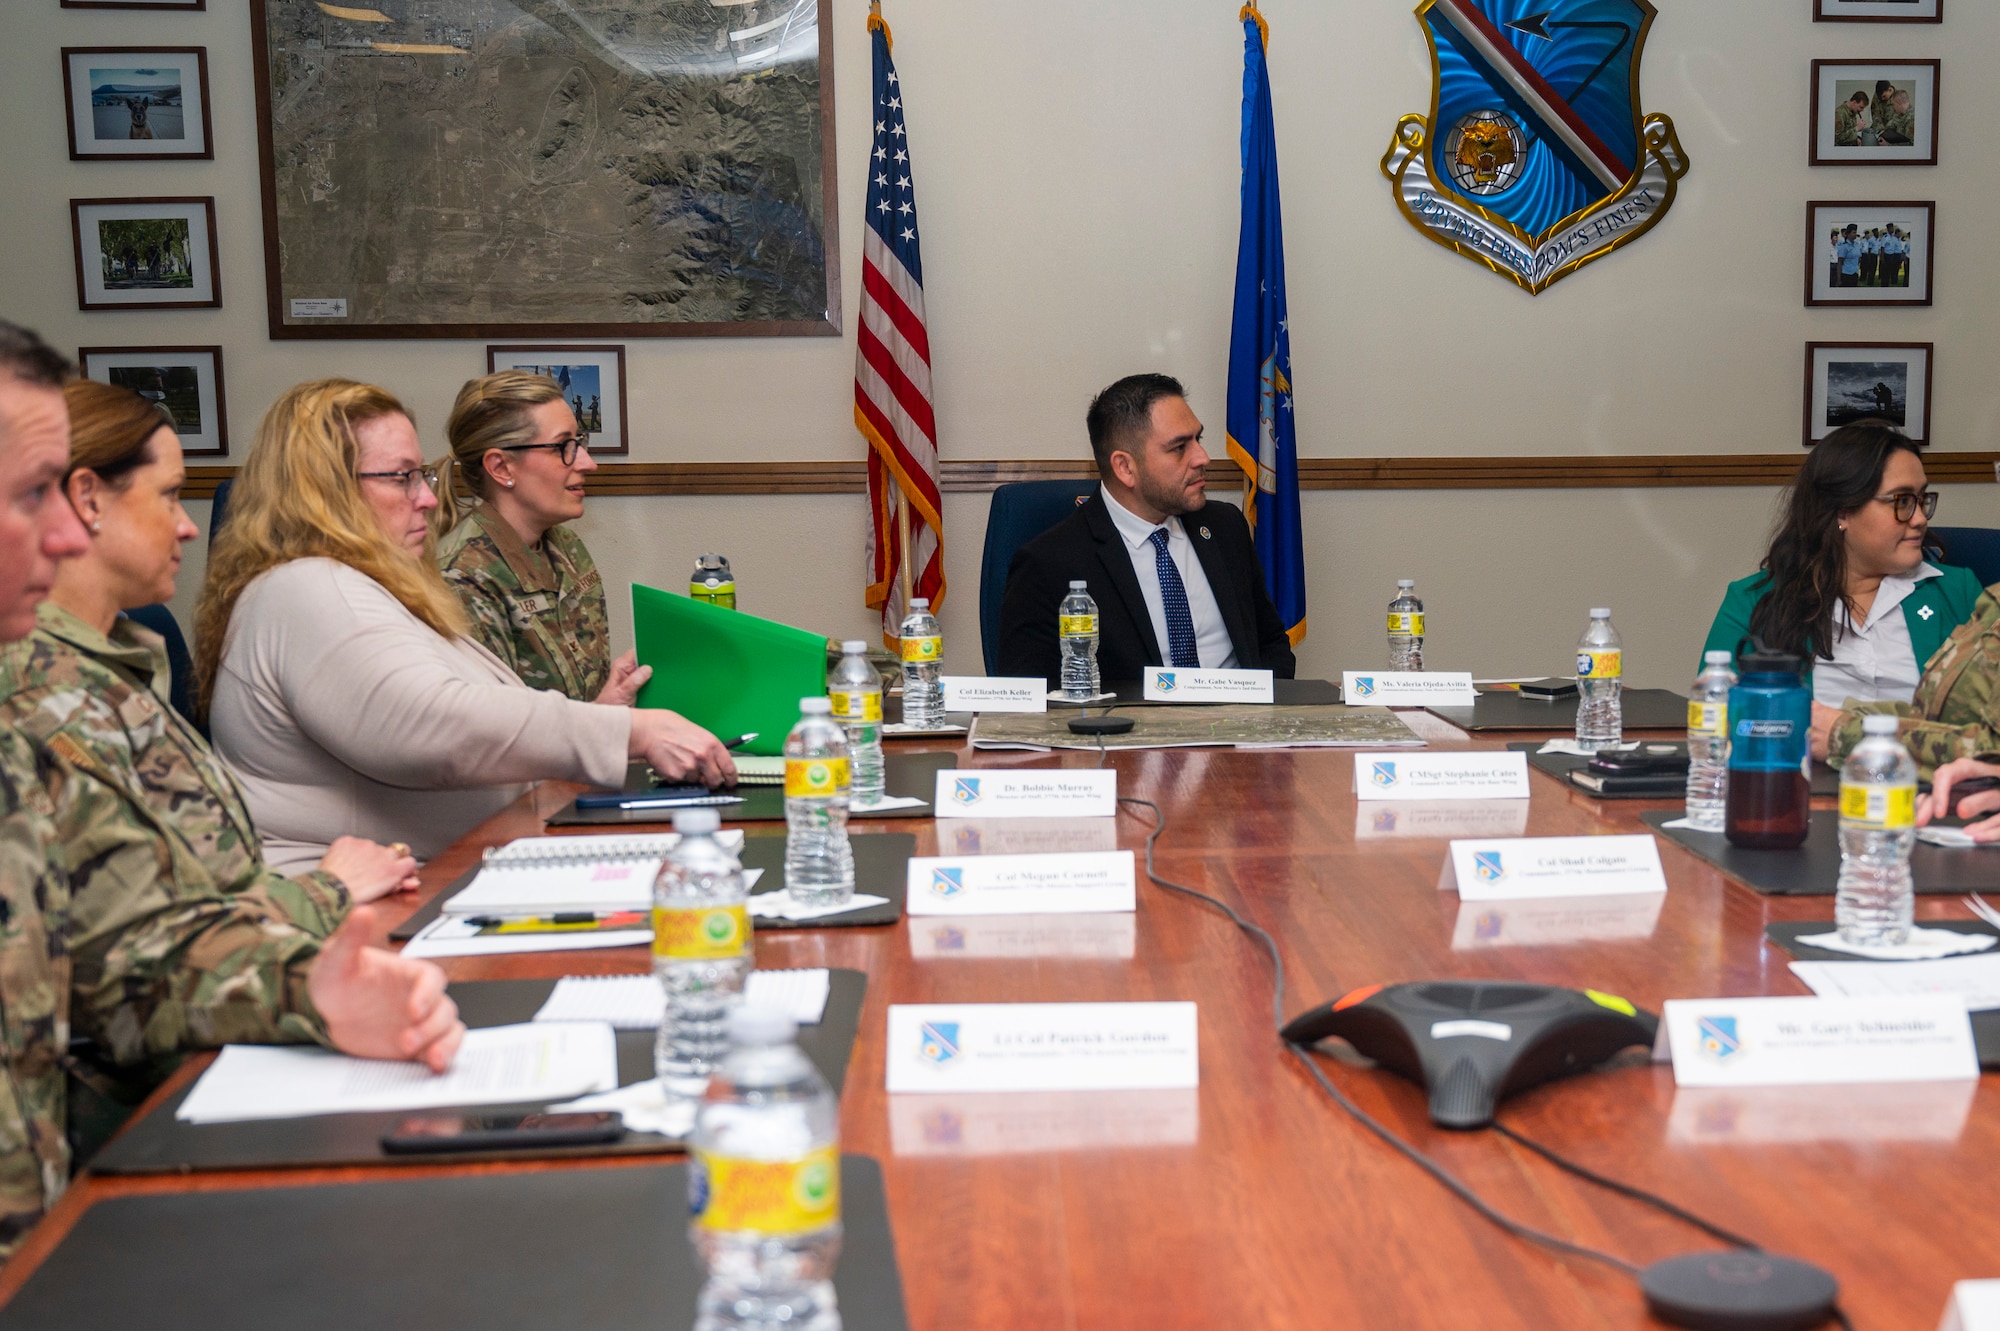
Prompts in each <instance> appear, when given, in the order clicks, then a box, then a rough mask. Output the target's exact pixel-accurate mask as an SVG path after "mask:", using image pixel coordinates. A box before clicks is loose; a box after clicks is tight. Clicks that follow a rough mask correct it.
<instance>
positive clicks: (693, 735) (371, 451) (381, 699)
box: [195, 379, 736, 871]
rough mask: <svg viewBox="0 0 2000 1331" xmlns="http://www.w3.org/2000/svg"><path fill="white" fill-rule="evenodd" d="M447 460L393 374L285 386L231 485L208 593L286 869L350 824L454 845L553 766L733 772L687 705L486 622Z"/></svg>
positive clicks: (245, 741)
mask: <svg viewBox="0 0 2000 1331" xmlns="http://www.w3.org/2000/svg"><path fill="white" fill-rule="evenodd" d="M435 482H436V471H435V469H434V468H432V467H429V466H426V465H425V464H424V461H423V452H422V449H421V447H420V445H419V444H418V441H417V430H416V426H415V425H414V424H412V423H411V420H410V416H409V413H408V412H407V411H405V410H404V408H403V406H402V404H401V403H399V402H398V401H397V400H396V399H395V398H394V397H392V396H390V395H389V394H388V393H386V392H384V391H383V390H381V389H379V388H375V387H371V386H369V385H366V384H358V383H354V382H352V381H350V380H345V379H324V380H319V381H317V382H314V383H307V384H301V385H299V386H298V387H296V388H293V389H291V390H289V391H288V392H286V393H285V394H284V395H283V396H281V397H280V398H279V399H278V400H277V402H276V403H274V404H273V405H272V407H271V410H270V411H269V412H268V413H267V414H266V415H265V417H264V420H263V423H262V424H261V425H260V426H259V427H258V432H257V442H256V445H255V446H254V447H253V448H252V450H251V453H250V457H249V459H248V460H247V461H246V462H245V464H244V467H243V470H242V472H241V474H240V475H239V477H238V479H237V482H236V487H235V490H234V492H233V494H232V497H231V502H230V513H229V524H228V525H227V526H226V527H224V528H223V531H222V534H221V536H220V537H219V538H218V539H217V541H216V543H215V547H214V549H213V550H212V551H211V552H210V555H209V564H208V583H207V586H206V587H205V588H204V589H203V591H202V597H201V604H200V606H199V608H198V610H197V613H196V635H195V648H196V650H195V673H196V679H197V683H198V685H199V688H200V698H201V706H202V707H203V708H204V709H205V710H206V712H207V715H208V717H209V720H210V723H211V725H212V728H213V731H214V735H215V745H216V748H217V749H218V750H220V751H221V753H222V754H223V756H224V757H225V758H227V759H228V760H229V763H230V765H231V766H232V767H233V768H234V769H235V770H236V772H237V774H238V775H239V777H241V779H242V781H243V785H244V789H245V791H246V792H247V794H248V796H249V802H250V809H251V814H252V816H254V817H255V818H256V820H257V825H258V827H259V828H260V829H262V831H263V833H264V845H265V851H266V854H267V855H268V856H269V858H270V860H271V862H272V863H273V865H274V866H276V867H278V868H279V869H280V870H281V871H285V870H289V869H290V867H291V866H292V865H295V864H299V863H310V862H313V861H316V860H317V858H318V857H319V856H320V855H321V854H323V853H324V850H325V847H326V846H327V845H328V844H329V843H330V842H331V841H332V840H333V839H334V838H335V837H338V836H341V835H343V834H353V835H360V836H367V837H371V838H373V839H374V840H377V841H384V842H390V841H400V842H403V843H405V844H407V845H408V846H410V847H411V848H412V849H413V850H414V851H415V852H416V853H417V855H418V856H420V857H428V856H430V855H434V854H436V853H437V852H438V851H439V850H442V849H443V848H444V847H445V846H446V845H448V844H450V843H451V842H452V841H453V840H454V839H455V838H457V837H458V836H459V835H461V834H462V833H464V832H465V831H466V830H468V829H469V828H471V827H472V826H473V825H474V824H476V823H478V822H480V821H482V820H484V819H485V818H487V817H489V816H491V815H492V814H494V813H495V812H497V811H498V810H499V809H501V808H502V807H504V806H505V805H506V804H508V803H509V802H511V801H512V800H513V799H515V798H516V797H517V796H518V795H520V794H521V792H522V791H523V789H524V788H525V784H526V783H528V782H532V781H538V780H543V779H547V778H555V779H560V780H568V781H586V782H589V783H591V784H592V785H598V786H613V787H615V786H618V785H620V784H622V783H623V781H624V778H625V768H626V764H627V762H628V761H629V760H631V759H634V758H644V759H646V760H647V761H648V762H650V763H651V764H652V766H653V767H654V768H655V769H656V770H657V771H659V773H660V774H661V775H662V776H663V777H666V778H667V779H669V780H682V779H686V780H698V781H702V782H704V783H706V784H708V785H711V786H716V785H724V784H728V783H732V782H733V781H734V780H735V777H736V769H735V764H734V763H732V762H731V761H730V758H729V755H728V753H727V752H725V751H724V749H723V747H722V745H721V742H720V741H718V740H717V739H716V738H715V736H713V735H711V734H709V733H708V732H707V731H706V730H703V729H702V728H701V727H699V726H697V725H694V724H693V723H691V722H689V721H688V720H687V719H686V718H684V717H681V716H679V715H676V714H675V713H673V712H668V711H660V710H640V709H636V708H628V707H616V706H604V705H600V704H597V703H590V702H578V701H574V700H572V699H569V698H565V697H562V696H560V695H558V694H555V693H552V692H548V691H545V690H541V689H533V688H529V687H527V686H526V685H524V684H523V683H522V682H521V680H520V679H519V678H518V677H517V676H516V675H515V674H514V672H513V671H512V670H510V669H508V668H507V665H506V664H505V663H504V662H503V661H501V660H500V659H498V658H497V657H495V656H494V655H493V653H492V652H490V651H488V650H487V649H486V648H485V647H483V646H481V645H480V644H479V643H478V641H477V640H476V639H474V638H473V637H472V636H471V625H470V622H469V621H468V620H467V618H466V614H465V610H464V607H462V606H461V605H460V604H459V601H458V598H457V596H455V595H453V593H452V590H451V588H450V587H449V586H447V585H446V583H445V581H444V578H443V576H442V575H441V574H440V573H439V572H438V568H437V564H436V562H435V560H434V559H433V557H432V547H431V536H430V514H431V512H432V511H433V510H434V509H435V508H436V507H437V504H438V500H437V496H436V495H435V494H434V493H433V492H432V489H431V487H432V485H433V484H435Z"/></svg>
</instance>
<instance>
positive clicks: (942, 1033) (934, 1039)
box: [917, 1021, 958, 1067]
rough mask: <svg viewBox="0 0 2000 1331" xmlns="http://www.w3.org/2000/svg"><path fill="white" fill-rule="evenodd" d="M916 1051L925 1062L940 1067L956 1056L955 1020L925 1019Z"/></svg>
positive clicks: (956, 1036)
mask: <svg viewBox="0 0 2000 1331" xmlns="http://www.w3.org/2000/svg"><path fill="white" fill-rule="evenodd" d="M917 1052H918V1053H919V1054H922V1055H923V1057H924V1061H925V1062H926V1063H935V1064H937V1065H938V1066H940V1067H942V1066H943V1065H945V1064H946V1063H949V1062H951V1060H953V1059H954V1058H957V1057H958V1023H957V1022H955V1021H927V1022H924V1023H923V1029H922V1032H921V1042H920V1043H919V1044H918V1045H917Z"/></svg>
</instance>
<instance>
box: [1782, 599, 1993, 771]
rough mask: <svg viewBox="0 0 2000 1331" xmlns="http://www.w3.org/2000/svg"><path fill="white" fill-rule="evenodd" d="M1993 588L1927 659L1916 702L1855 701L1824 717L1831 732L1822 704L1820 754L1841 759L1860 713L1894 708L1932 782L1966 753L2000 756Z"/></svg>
mask: <svg viewBox="0 0 2000 1331" xmlns="http://www.w3.org/2000/svg"><path fill="white" fill-rule="evenodd" d="M1994 592H1995V588H1994V587H1988V588H1987V589H1986V592H1985V594H1984V595H1982V596H1981V597H1980V598H1979V600H1978V602H1977V603H1976V604H1975V605H1974V606H1973V607H1972V618H1971V619H1969V620H1967V621H1966V622H1965V623H1963V624H1961V625H1959V626H1958V628H1957V630H1956V631H1954V632H1953V633H1952V635H1951V637H1949V638H1947V639H1946V640H1945V644H1944V646H1942V647H1940V648H1938V650H1937V654H1936V655H1934V656H1932V657H1931V659H1930V660H1929V661H1928V662H1926V663H1925V665H1924V677H1923V682H1922V683H1920V684H1918V685H1917V696H1916V698H1915V699H1914V700H1913V701H1911V702H1907V703H1865V704H1859V705H1856V706H1852V707H1848V708H1846V709H1844V710H1842V711H1839V712H1834V713H1832V714H1831V715H1830V716H1827V717H1825V718H1824V720H1825V721H1826V722H1827V723H1828V725H1829V729H1828V730H1826V731H1822V730H1821V729H1820V721H1821V715H1820V709H1818V708H1815V709H1814V719H1815V725H1814V728H1813V751H1814V753H1815V755H1816V756H1822V757H1825V758H1826V759H1827V761H1829V762H1831V763H1834V764H1835V765H1838V764H1840V763H1841V762H1843V761H1845V759H1846V757H1847V755H1848V754H1849V753H1851V752H1853V750H1854V746H1855V745H1856V744H1859V743H1860V742H1861V718H1862V717H1863V716H1864V715H1865V714H1867V713H1869V712H1887V713H1889V714H1891V715H1893V716H1899V717H1901V718H1902V719H1903V721H1902V725H1901V727H1900V728H1899V729H1900V733H1901V738H1902V741H1903V743H1904V744H1905V745H1907V746H1908V747H1909V750H1910V756H1911V757H1913V758H1915V759H1916V760H1917V771H1918V774H1919V775H1920V776H1921V777H1923V778H1924V779H1926V780H1928V779H1930V778H1931V776H1932V774H1933V772H1934V771H1935V770H1936V769H1938V768H1940V767H1944V766H1945V765H1946V764H1949V763H1953V762H1956V761H1957V760H1959V759H1961V758H1987V759H1991V758H1995V757H2000V597H1996V596H1995V595H1994ZM1976 774H1978V773H1975V772H1974V771H1972V770H1970V769H1966V768H1959V769H1957V770H1956V772H1955V775H1956V776H1958V777H1960V778H1963V777H1965V776H1970V775H1976ZM1982 807H1983V806H1982Z"/></svg>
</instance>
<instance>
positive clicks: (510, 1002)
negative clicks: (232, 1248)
mask: <svg viewBox="0 0 2000 1331" xmlns="http://www.w3.org/2000/svg"><path fill="white" fill-rule="evenodd" d="M555 987H556V982H555V981H554V980H463V981H460V982H458V983H456V984H454V985H452V986H451V988H450V993H451V996H452V999H453V1001H455V1002H456V1003H457V1004H458V1010H459V1015H460V1016H462V1017H463V1018H464V1019H465V1024H466V1025H468V1026H474V1027H487V1026H511V1025H513V1024H514V1023H516V1022H522V1021H532V1020H534V1016H535V1013H536V1012H537V1011H538V1010H540V1008H541V1006H542V1004H543V1003H544V1002H546V1001H547V999H548V996H549V993H550V992H551V991H552V990H553V989H554V988H555ZM867 988H868V979H867V977H866V976H865V975H863V974H862V973H861V972H860V971H849V970H836V971H833V972H832V973H831V975H830V976H829V987H828V993H827V998H826V1012H825V1015H823V1016H822V1017H821V1018H820V1020H819V1021H818V1022H817V1023H815V1024H813V1025H808V1026H801V1027H799V1048H800V1049H802V1050H804V1051H805V1053H806V1056H807V1057H808V1058H810V1059H812V1061H813V1063H814V1065H815V1066H817V1067H818V1068H819V1070H820V1074H821V1075H822V1076H824V1077H825V1078H826V1079H827V1081H828V1082H829V1083H830V1084H831V1085H832V1086H833V1089H834V1092H835V1093H836V1094H838V1093H839V1091H840V1089H841V1086H842V1085H843V1084H844V1083H845V1081H846V1079H847V1060H848V1059H849V1057H851V1056H852V1054H853V1052H854V1037H855V1034H856V1032H858V1031H859V1030H860V1029H861V1000H862V996H863V995H864V994H865V993H866V991H867ZM617 1036H618V1084H619V1085H620V1086H630V1085H632V1084H633V1083H634V1082H641V1081H645V1080H647V1079H649V1078H650V1077H652V1075H653V1032H652V1031H619V1032H617ZM193 1089H194V1088H193V1087H192V1086H189V1087H188V1088H187V1089H186V1090H183V1091H182V1092H181V1093H180V1094H178V1095H176V1096H174V1097H173V1098H172V1099H170V1100H168V1101H167V1102H166V1103H164V1104H162V1105H161V1106H160V1107H159V1108H157V1109H155V1110H154V1111H153V1112H152V1113H150V1114H148V1115H146V1116H145V1117H144V1118H141V1119H135V1120H133V1121H132V1122H131V1123H129V1124H127V1125H126V1128H125V1131H124V1132H122V1133H120V1134H119V1135H118V1136H117V1137H115V1138H113V1139H112V1140H111V1141H110V1142H109V1143H107V1144H106V1145H105V1147H104V1149H103V1150H101V1151H99V1152H98V1153H97V1155H96V1156H94V1157H92V1159H91V1161H90V1167H91V1168H92V1169H93V1170H96V1171H97V1172H98V1173H100V1174H183V1173H189V1172H193V1171H197V1170H208V1169H292V1168H300V1167H306V1166H325V1165H384V1164H387V1165H399V1164H436V1163H438V1162H439V1161H440V1160H522V1159H530V1158H548V1157H559V1156H603V1155H652V1154H657V1153H659V1152H662V1151H678V1150H680V1149H682V1144H681V1143H680V1142H678V1141H676V1140H674V1139H673V1138H670V1137H660V1136H655V1135H654V1134H652V1133H650V1132H627V1133H626V1134H625V1136H624V1138H623V1139H622V1140H620V1141H616V1142H611V1143H608V1144H605V1145H601V1146H568V1147H557V1148H553V1149H548V1150H539V1151H493V1152H470V1151H456V1152H450V1153H446V1154H442V1155H388V1154H385V1153H384V1152H383V1150H382V1147H381V1141H382V1135H383V1134H384V1133H385V1132H387V1131H388V1130H389V1129H390V1128H392V1127H394V1126H395V1125H396V1124H397V1123H398V1122H400V1121H402V1120H403V1119H404V1118H406V1117H408V1115H409V1114H410V1113H412V1112H413V1111H411V1110H407V1109H398V1110H392V1111H387V1112H383V1113H369V1114H321V1115H318V1116H316V1117H312V1118H279V1119H264V1120H260V1121H256V1122H249V1123H183V1122H181V1121H180V1120H179V1119H177V1118H175V1117H174V1115H175V1114H176V1113H177V1112H178V1111H179V1110H180V1107H181V1102H182V1101H184V1100H186V1099H187V1097H188V1095H189V1094H190V1093H191V1092H192V1091H193ZM565 1098H569V1097H565ZM543 1107H544V1105H543V1104H526V1105H506V1106H498V1105H495V1106H467V1107H466V1109H465V1110H464V1111H462V1112H468V1113H469V1112H474V1111H477V1112H480V1113H507V1112H522V1111H526V1110H531V1109H541V1108H543ZM426 1112H439V1113H457V1112H461V1111H459V1110H456V1109H453V1110H439V1111H426Z"/></svg>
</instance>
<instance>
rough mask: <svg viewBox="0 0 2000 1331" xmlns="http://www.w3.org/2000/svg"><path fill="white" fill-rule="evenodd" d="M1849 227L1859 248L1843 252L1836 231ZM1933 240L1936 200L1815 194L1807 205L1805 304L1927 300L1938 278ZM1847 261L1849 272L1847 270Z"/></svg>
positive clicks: (1871, 305)
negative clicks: (1851, 269)
mask: <svg viewBox="0 0 2000 1331" xmlns="http://www.w3.org/2000/svg"><path fill="white" fill-rule="evenodd" d="M1850 228H1852V229H1854V231H1855V236H1854V237H1853V239H1854V241H1855V243H1856V244H1857V245H1859V246H1860V247H1861V249H1862V251H1863V252H1862V253H1859V254H1849V255H1845V256H1843V255H1841V254H1839V253H1838V252H1837V250H1838V242H1837V241H1836V240H1835V234H1836V233H1844V232H1846V231H1847V230H1848V229H1850ZM1871 242H1872V243H1871ZM1885 242H1886V243H1885ZM1936 244H1937V203H1936V202H1935V201H1934V200H1928V199H1926V200H1915V201H1909V202H1893V201H1882V200H1833V199H1815V200H1813V201H1812V202H1810V203H1808V204H1807V205H1806V305H1807V306H1808V307H1819V308H1842V307H1846V308H1858V309H1882V308H1896V307H1904V308H1912V307H1918V306H1925V305H1929V304H1930V303H1931V297H1932V293H1933V291H1934V290H1935V289H1936V281H1937V279H1936V273H1935V265H1936ZM1871 250H1872V252H1870V251H1871ZM1898 251H1900V253H1898ZM1850 262H1852V264H1853V267H1854V268H1855V270H1856V271H1854V272H1853V273H1847V272H1845V269H1846V268H1847V267H1848V265H1849V263H1850ZM1889 265H1893V267H1891V266H1889ZM1846 279H1852V280H1846Z"/></svg>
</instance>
